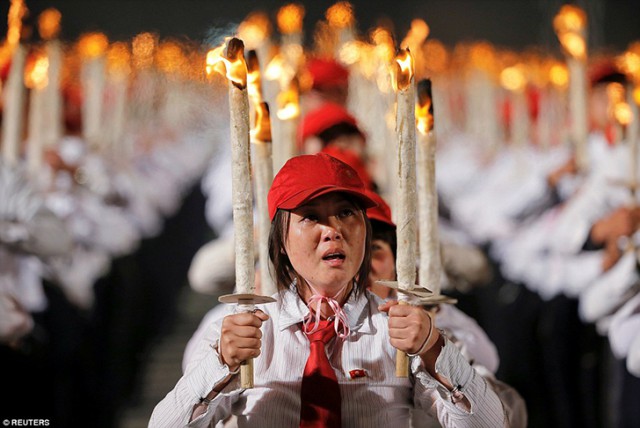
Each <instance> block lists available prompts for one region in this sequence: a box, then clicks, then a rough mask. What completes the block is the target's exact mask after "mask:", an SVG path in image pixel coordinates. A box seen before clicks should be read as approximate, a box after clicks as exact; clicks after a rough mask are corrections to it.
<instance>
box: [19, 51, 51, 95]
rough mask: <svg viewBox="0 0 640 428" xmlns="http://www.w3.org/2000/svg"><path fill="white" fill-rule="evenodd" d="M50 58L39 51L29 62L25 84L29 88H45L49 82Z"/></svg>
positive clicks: (25, 71)
mask: <svg viewBox="0 0 640 428" xmlns="http://www.w3.org/2000/svg"><path fill="white" fill-rule="evenodd" d="M48 71H49V58H47V56H46V55H45V54H43V53H37V54H36V55H35V57H34V58H33V60H31V61H28V62H27V66H26V67H25V70H24V84H25V85H26V86H27V88H29V89H44V88H45V87H46V86H47V84H48V83H49V77H48Z"/></svg>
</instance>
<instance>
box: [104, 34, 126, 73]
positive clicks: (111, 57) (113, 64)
mask: <svg viewBox="0 0 640 428" xmlns="http://www.w3.org/2000/svg"><path fill="white" fill-rule="evenodd" d="M130 62H131V53H130V52H129V47H128V46H127V44H126V43H125V42H116V43H114V44H112V45H111V46H110V47H109V50H108V51H107V64H108V66H109V69H110V70H112V71H114V72H117V73H121V74H129V73H130V72H131V66H130Z"/></svg>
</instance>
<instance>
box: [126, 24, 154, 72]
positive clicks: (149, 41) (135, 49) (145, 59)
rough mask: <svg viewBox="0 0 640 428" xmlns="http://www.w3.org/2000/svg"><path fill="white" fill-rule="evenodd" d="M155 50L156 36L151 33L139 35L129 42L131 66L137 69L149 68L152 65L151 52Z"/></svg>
mask: <svg viewBox="0 0 640 428" xmlns="http://www.w3.org/2000/svg"><path fill="white" fill-rule="evenodd" d="M155 48H156V36H154V35H153V34H152V33H140V34H138V35H136V36H135V37H134V38H133V41H132V42H131V51H132V53H133V64H134V66H135V67H136V68H137V69H144V68H149V67H151V66H152V65H153V52H154V50H155Z"/></svg>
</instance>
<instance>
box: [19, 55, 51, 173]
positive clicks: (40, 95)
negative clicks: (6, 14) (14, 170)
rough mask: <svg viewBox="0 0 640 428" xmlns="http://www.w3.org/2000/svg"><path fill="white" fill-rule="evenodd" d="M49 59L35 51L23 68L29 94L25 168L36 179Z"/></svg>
mask: <svg viewBox="0 0 640 428" xmlns="http://www.w3.org/2000/svg"><path fill="white" fill-rule="evenodd" d="M48 68H49V60H48V58H47V56H46V55H45V54H44V53H42V52H37V53H36V54H35V56H34V58H33V59H32V60H31V61H29V63H28V66H27V68H26V69H25V76H24V77H25V85H26V86H27V87H28V88H29V89H30V94H29V127H28V136H29V139H28V144H27V169H28V171H29V174H30V175H31V176H32V177H33V178H34V179H37V175H38V173H39V172H40V169H41V167H42V145H43V133H44V128H45V126H44V119H45V116H44V115H45V100H46V99H45V89H46V87H47V83H48V81H47V71H48Z"/></svg>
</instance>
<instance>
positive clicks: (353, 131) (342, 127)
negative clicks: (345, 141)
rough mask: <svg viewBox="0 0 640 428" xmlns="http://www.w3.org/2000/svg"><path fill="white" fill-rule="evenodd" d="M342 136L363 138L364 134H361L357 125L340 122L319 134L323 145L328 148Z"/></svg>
mask: <svg viewBox="0 0 640 428" xmlns="http://www.w3.org/2000/svg"><path fill="white" fill-rule="evenodd" d="M341 135H360V136H362V132H360V130H359V129H358V127H357V126H355V125H352V124H350V123H347V122H340V123H337V124H335V125H333V126H330V127H329V128H327V129H325V130H324V131H322V132H320V133H319V134H318V138H320V139H321V140H322V143H323V144H324V145H325V146H326V145H327V144H329V143H330V142H332V141H333V140H335V139H336V138H338V137H339V136H341Z"/></svg>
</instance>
